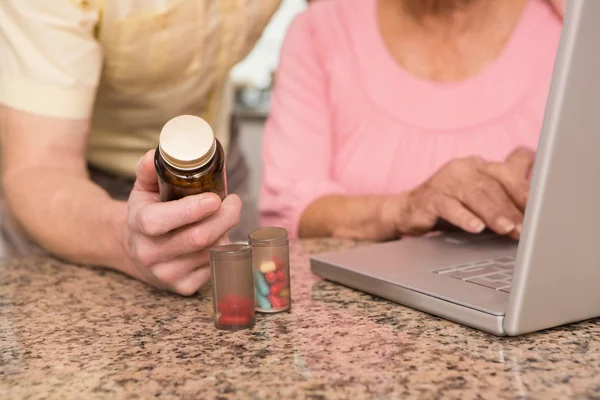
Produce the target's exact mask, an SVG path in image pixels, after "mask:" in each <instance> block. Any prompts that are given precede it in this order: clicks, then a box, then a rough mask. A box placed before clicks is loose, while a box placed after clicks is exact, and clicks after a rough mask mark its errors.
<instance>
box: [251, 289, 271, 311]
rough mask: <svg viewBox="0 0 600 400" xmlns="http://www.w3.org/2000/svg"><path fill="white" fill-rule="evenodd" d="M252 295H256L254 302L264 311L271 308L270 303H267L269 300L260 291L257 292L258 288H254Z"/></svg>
mask: <svg viewBox="0 0 600 400" xmlns="http://www.w3.org/2000/svg"><path fill="white" fill-rule="evenodd" d="M254 296H255V297H256V303H257V304H258V307H259V308H260V309H262V310H265V311H266V310H270V309H271V303H269V300H267V298H266V297H265V296H262V295H261V294H260V293H258V290H256V289H255V291H254Z"/></svg>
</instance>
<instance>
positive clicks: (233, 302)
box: [210, 244, 255, 331]
mask: <svg viewBox="0 0 600 400" xmlns="http://www.w3.org/2000/svg"><path fill="white" fill-rule="evenodd" d="M210 268H211V279H212V295H213V311H214V321H215V327H216V328H217V329H224V330H230V331H233V330H239V329H247V328H252V327H253V326H254V321H255V318H254V302H255V300H254V279H253V272H252V248H251V247H250V246H248V245H243V244H230V245H224V246H217V247H213V248H212V249H211V250H210Z"/></svg>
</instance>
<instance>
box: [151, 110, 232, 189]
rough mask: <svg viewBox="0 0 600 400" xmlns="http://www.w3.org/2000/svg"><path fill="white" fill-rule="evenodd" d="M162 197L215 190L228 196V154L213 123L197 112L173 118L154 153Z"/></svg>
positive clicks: (166, 126) (161, 134)
mask: <svg viewBox="0 0 600 400" xmlns="http://www.w3.org/2000/svg"><path fill="white" fill-rule="evenodd" d="M154 166H155V168H156V172H157V174H158V177H159V179H158V183H159V191H160V198H161V201H171V200H177V199H180V198H182V197H185V196H189V195H193V194H198V193H204V192H213V193H216V194H218V195H219V197H221V200H222V199H224V198H225V197H226V196H227V176H226V173H225V154H224V152H223V147H222V146H221V143H219V141H218V140H217V138H215V135H214V133H213V131H212V128H211V127H210V125H209V124H208V123H207V122H206V121H204V120H203V119H202V118H200V117H196V116H194V115H180V116H178V117H175V118H173V119H171V120H170V121H169V122H167V123H166V124H165V126H163V128H162V130H161V132H160V139H159V145H158V147H157V149H156V154H155V156H154Z"/></svg>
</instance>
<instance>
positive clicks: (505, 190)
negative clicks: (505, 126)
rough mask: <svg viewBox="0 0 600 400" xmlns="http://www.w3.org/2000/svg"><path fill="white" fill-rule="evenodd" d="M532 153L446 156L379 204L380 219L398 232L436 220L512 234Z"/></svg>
mask: <svg viewBox="0 0 600 400" xmlns="http://www.w3.org/2000/svg"><path fill="white" fill-rule="evenodd" d="M534 158H535V153H533V152H532V151H530V150H527V149H517V150H515V151H514V152H513V153H512V154H511V155H509V157H508V158H507V159H506V161H505V162H504V163H490V162H487V161H485V160H483V159H481V158H478V157H470V158H465V159H458V160H454V161H451V162H449V163H447V164H446V165H444V166H443V167H442V168H441V169H440V170H438V172H436V173H435V174H434V175H433V176H432V177H431V178H430V179H429V180H427V181H426V182H425V183H423V184H422V185H420V186H419V187H417V188H416V189H414V190H413V191H411V192H409V193H408V194H407V195H406V196H398V197H397V198H390V199H388V200H387V202H386V203H385V204H384V205H383V207H382V213H381V218H382V220H383V223H386V222H387V224H388V225H389V224H390V223H391V224H393V226H394V229H395V230H396V231H397V232H399V233H400V234H404V235H418V234H423V233H425V232H428V231H430V230H431V229H432V228H433V227H434V226H435V225H436V224H437V223H438V221H439V220H445V221H448V222H450V223H451V224H452V225H455V226H457V227H459V228H461V229H463V230H465V231H467V232H471V233H480V232H482V231H483V230H484V229H485V228H486V227H488V228H490V229H491V230H493V231H495V232H496V233H498V234H501V235H509V236H511V237H513V238H515V239H518V238H519V236H520V233H521V226H522V223H523V212H524V210H525V206H526V203H527V194H528V191H529V175H530V173H531V168H532V166H533V161H534Z"/></svg>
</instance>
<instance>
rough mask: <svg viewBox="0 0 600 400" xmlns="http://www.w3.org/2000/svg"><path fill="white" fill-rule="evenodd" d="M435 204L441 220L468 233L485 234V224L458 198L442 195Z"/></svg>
mask: <svg viewBox="0 0 600 400" xmlns="http://www.w3.org/2000/svg"><path fill="white" fill-rule="evenodd" d="M434 204H435V210H436V213H437V215H438V216H439V217H440V218H443V219H444V220H446V221H448V222H450V223H451V224H452V225H455V226H457V227H459V228H460V229H462V230H464V231H466V232H470V233H475V234H476V233H481V232H483V230H484V229H485V222H484V221H482V220H481V218H478V217H477V216H476V215H475V214H473V213H472V212H471V211H470V210H469V209H468V208H467V207H465V205H464V204H462V203H461V202H460V201H459V200H458V199H456V198H453V197H450V196H445V195H442V196H439V197H438V198H437V199H436V201H435V203H434Z"/></svg>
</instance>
